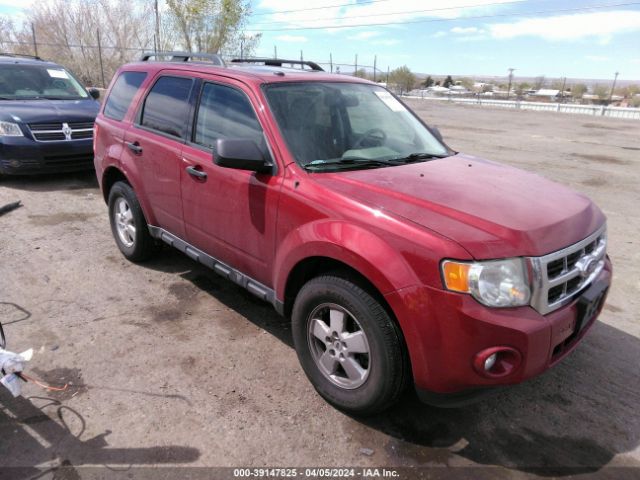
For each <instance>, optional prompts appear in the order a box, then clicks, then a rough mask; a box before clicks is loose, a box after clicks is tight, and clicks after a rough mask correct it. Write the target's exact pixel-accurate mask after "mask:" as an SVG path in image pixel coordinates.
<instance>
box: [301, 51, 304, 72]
mask: <svg viewBox="0 0 640 480" xmlns="http://www.w3.org/2000/svg"><path fill="white" fill-rule="evenodd" d="M302 62H304V60H303V58H302V50H300V68H301V69H302V70H304V64H303V63H302Z"/></svg>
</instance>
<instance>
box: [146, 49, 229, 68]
mask: <svg viewBox="0 0 640 480" xmlns="http://www.w3.org/2000/svg"><path fill="white" fill-rule="evenodd" d="M154 57H155V58H156V59H157V60H160V58H161V57H165V58H166V57H170V58H169V61H171V62H188V61H189V60H191V59H193V58H196V59H198V58H201V59H205V60H208V61H209V62H211V63H213V64H214V65H220V66H221V67H224V66H225V63H224V60H223V59H222V57H221V56H220V55H218V54H216V53H201V52H145V53H143V54H142V57H140V61H141V62H148V61H149V59H151V58H154Z"/></svg>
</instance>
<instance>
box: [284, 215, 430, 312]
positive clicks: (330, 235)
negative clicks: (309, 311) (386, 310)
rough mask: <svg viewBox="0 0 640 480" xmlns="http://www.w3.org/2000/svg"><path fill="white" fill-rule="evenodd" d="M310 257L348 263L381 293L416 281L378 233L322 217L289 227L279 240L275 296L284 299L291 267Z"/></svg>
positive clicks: (398, 253)
mask: <svg viewBox="0 0 640 480" xmlns="http://www.w3.org/2000/svg"><path fill="white" fill-rule="evenodd" d="M310 257H328V258H331V259H333V260H337V261H339V262H342V263H344V264H346V265H348V266H349V267H351V268H353V269H354V270H356V271H358V272H359V273H361V274H362V275H363V276H364V277H366V278H367V279H368V280H369V281H370V282H371V283H372V284H373V285H374V286H375V287H376V288H377V289H378V291H379V292H380V293H381V294H382V295H384V294H386V293H389V292H393V291H395V290H398V289H400V288H404V287H408V286H410V285H414V284H416V283H417V282H418V279H417V277H416V275H415V273H414V271H413V270H412V269H411V268H410V266H409V265H408V263H407V262H406V260H405V259H404V258H403V256H402V255H401V253H400V252H398V250H397V249H396V248H393V247H392V246H391V245H389V244H388V243H387V242H386V241H385V240H384V239H382V238H381V237H379V236H377V235H375V234H374V233H372V232H371V231H368V230H365V229H364V228H362V227H359V226H357V225H354V224H352V223H349V222H347V221H344V220H329V219H323V220H318V221H315V222H311V223H308V224H305V225H303V226H302V227H300V228H297V229H295V230H292V231H291V232H289V234H288V235H287V236H286V237H285V238H284V240H283V241H282V242H280V243H279V246H278V250H277V252H276V258H275V263H274V265H275V268H274V271H275V278H274V282H273V284H274V285H275V289H276V297H277V298H279V299H284V296H285V289H286V284H287V279H288V277H289V274H290V273H291V271H292V270H293V268H294V267H295V266H296V265H297V264H298V263H299V262H301V261H303V260H304V259H306V258H310Z"/></svg>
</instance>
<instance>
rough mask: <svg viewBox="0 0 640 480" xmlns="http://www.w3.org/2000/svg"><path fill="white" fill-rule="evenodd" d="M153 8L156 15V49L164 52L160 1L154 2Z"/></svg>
mask: <svg viewBox="0 0 640 480" xmlns="http://www.w3.org/2000/svg"><path fill="white" fill-rule="evenodd" d="M153 8H154V10H155V14H156V44H157V46H156V49H157V51H160V50H162V47H161V45H162V44H161V43H160V13H159V12H158V0H154V2H153Z"/></svg>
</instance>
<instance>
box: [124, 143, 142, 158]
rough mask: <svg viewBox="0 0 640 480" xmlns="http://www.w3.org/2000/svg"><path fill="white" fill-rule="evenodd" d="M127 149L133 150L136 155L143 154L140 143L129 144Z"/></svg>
mask: <svg viewBox="0 0 640 480" xmlns="http://www.w3.org/2000/svg"><path fill="white" fill-rule="evenodd" d="M127 147H129V150H131V151H132V152H133V153H135V154H136V155H141V154H142V147H141V146H140V144H139V143H138V142H127Z"/></svg>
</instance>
